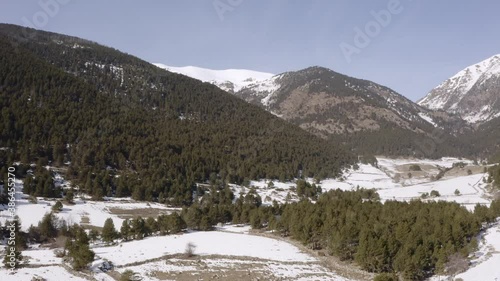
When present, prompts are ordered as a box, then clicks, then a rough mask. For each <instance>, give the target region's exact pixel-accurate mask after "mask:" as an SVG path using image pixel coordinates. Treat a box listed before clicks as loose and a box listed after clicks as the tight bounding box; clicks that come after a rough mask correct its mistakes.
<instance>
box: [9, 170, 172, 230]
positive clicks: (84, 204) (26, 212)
mask: <svg viewBox="0 0 500 281" xmlns="http://www.w3.org/2000/svg"><path fill="white" fill-rule="evenodd" d="M16 190H17V192H16V198H17V199H16V214H17V215H18V216H19V218H20V220H21V228H22V230H23V231H26V230H28V228H29V227H30V226H31V225H35V226H36V225H37V224H38V222H40V221H41V220H42V218H43V216H44V215H45V214H47V213H49V212H50V211H51V210H52V209H51V208H52V206H53V205H54V204H55V203H56V201H55V200H44V199H43V198H42V197H39V198H38V199H37V200H38V202H37V203H36V204H33V203H30V202H29V201H28V199H27V196H26V195H24V194H22V182H21V181H20V180H18V181H17V182H16ZM120 210H130V213H133V212H134V210H148V211H150V212H151V211H153V210H154V211H155V213H159V214H170V213H171V212H172V211H174V210H176V209H173V208H168V207H166V206H165V205H163V204H157V203H145V202H135V201H133V200H130V198H128V199H127V198H125V199H120V200H108V201H102V202H96V201H87V200H83V199H81V198H77V199H75V204H74V205H67V204H65V205H64V208H63V210H62V211H61V212H59V213H57V214H56V216H57V217H58V218H59V219H61V220H65V221H66V222H67V223H69V224H73V223H77V224H84V225H90V226H96V227H102V226H103V225H104V221H105V220H106V219H107V218H111V219H113V222H114V224H115V226H116V227H120V225H121V224H122V222H123V220H124V219H123V218H122V217H123V216H124V215H122V214H116V213H117V212H119V211H120ZM120 213H126V212H120ZM8 219H10V214H9V213H8V211H7V207H6V206H3V207H2V206H0V222H1V223H4V222H5V221H6V220H8Z"/></svg>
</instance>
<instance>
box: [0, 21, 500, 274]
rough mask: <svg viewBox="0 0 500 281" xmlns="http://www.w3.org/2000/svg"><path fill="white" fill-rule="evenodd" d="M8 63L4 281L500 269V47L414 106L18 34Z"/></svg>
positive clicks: (306, 78)
mask: <svg viewBox="0 0 500 281" xmlns="http://www.w3.org/2000/svg"><path fill="white" fill-rule="evenodd" d="M0 55H1V56H0V113H1V117H2V119H1V120H0V121H1V122H0V173H2V176H1V177H0V225H1V227H0V234H1V235H0V236H1V238H3V239H1V240H2V243H1V244H0V253H1V254H2V256H3V257H4V259H3V261H4V262H3V267H1V268H0V279H1V280H29V281H35V280H39V281H42V280H106V281H107V280H109V281H111V280H120V281H122V280H123V281H131V280H134V281H135V280H155V281H156V280H181V281H189V280H228V281H229V280H243V281H254V280H280V281H281V280H325V281H327V280H339V281H348V280H353V281H354V280H363V281H364V280H377V281H395V280H397V279H400V280H418V281H422V280H432V281H436V280H442V279H449V280H453V279H454V278H461V279H462V280H465V281H475V280H481V281H482V280H496V278H500V276H498V275H499V273H498V270H497V269H496V268H495V264H496V263H497V261H498V258H499V255H498V251H499V250H500V249H499V245H498V241H497V240H498V231H500V230H499V223H500V222H499V218H500V191H499V187H498V185H499V183H500V165H499V162H500V142H499V137H500V135H499V132H500V131H499V130H498V128H499V124H500V116H498V108H497V107H498V99H497V93H498V89H499V88H498V81H500V80H499V77H500V75H498V69H499V68H498V64H499V63H500V61H499V60H498V56H493V57H491V58H489V59H487V60H484V61H482V62H480V63H479V64H475V65H472V66H470V67H467V68H466V69H464V70H463V71H461V72H459V73H458V74H457V75H455V76H453V77H452V78H450V79H448V80H446V81H445V82H443V83H442V84H441V85H439V86H438V87H436V88H435V89H434V90H432V91H431V92H430V93H429V94H428V95H427V96H426V97H424V98H423V99H422V100H420V101H419V102H413V101H412V100H410V99H409V98H407V97H406V96H404V95H402V94H400V93H398V92H396V91H394V90H393V89H391V88H389V87H386V86H383V85H381V84H378V83H376V82H373V81H369V80H365V79H359V78H355V77H351V76H348V75H345V74H342V73H339V72H336V71H334V70H332V69H329V68H326V67H322V66H311V67H306V68H303V69H299V70H293V71H285V72H281V73H279V74H273V73H268V72H260V71H253V70H245V69H226V70H211V69H207V68H201V67H196V66H186V67H172V66H168V65H165V64H159V63H155V64H151V63H149V62H147V61H145V60H143V59H141V58H138V57H135V56H132V55H129V54H127V53H124V52H121V51H119V50H116V49H113V48H111V47H107V46H105V45H100V44H98V43H95V42H93V41H89V40H85V39H81V38H77V37H72V36H67V35H62V34H57V33H52V32H47V31H41V30H35V29H30V28H26V27H22V26H16V25H11V24H0ZM14 203H15V208H11V207H12V204H14ZM9 204H10V205H9ZM13 211H14V212H13ZM13 213H14V214H15V215H17V217H13V216H12V214H13ZM11 244H13V245H14V246H12V245H11ZM10 246H12V247H10ZM478 276H480V277H478Z"/></svg>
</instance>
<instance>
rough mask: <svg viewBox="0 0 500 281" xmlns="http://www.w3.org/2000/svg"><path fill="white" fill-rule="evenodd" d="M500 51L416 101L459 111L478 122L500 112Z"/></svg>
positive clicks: (471, 121) (437, 107) (493, 116)
mask: <svg viewBox="0 0 500 281" xmlns="http://www.w3.org/2000/svg"><path fill="white" fill-rule="evenodd" d="M499 80H500V55H495V56H492V57H490V58H488V59H486V60H484V61H481V62H480V63H477V64H474V65H471V66H469V67H467V68H465V69H463V70H462V71H460V72H458V73H457V74H455V75H454V76H453V77H451V78H449V79H448V80H446V81H444V82H443V83H441V84H440V85H439V86H437V87H436V88H434V89H433V90H432V91H431V92H430V93H429V94H427V96H425V97H424V98H423V99H422V100H420V101H419V102H418V104H419V105H421V106H423V107H426V108H429V109H433V110H436V109H443V110H445V111H448V112H450V113H458V114H460V115H461V116H462V118H464V119H465V120H466V121H468V122H470V123H477V122H482V121H488V120H491V119H493V118H495V117H499V116H500V107H499V105H500V102H499V101H498V96H499V95H498V93H499V90H500V87H499Z"/></svg>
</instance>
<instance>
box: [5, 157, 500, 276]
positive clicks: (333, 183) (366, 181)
mask: <svg viewBox="0 0 500 281" xmlns="http://www.w3.org/2000/svg"><path fill="white" fill-rule="evenodd" d="M417 166H418V167H420V169H419V168H416V167H417ZM489 166H491V165H481V164H478V163H474V161H471V160H466V159H457V158H442V159H437V160H430V159H405V158H396V159H391V158H386V157H378V158H377V163H376V165H374V166H373V165H370V164H360V165H359V167H357V168H356V169H354V168H351V169H348V170H346V171H344V173H343V175H342V176H341V177H339V178H337V179H324V180H321V181H320V182H319V183H318V182H317V181H316V183H317V184H318V185H319V186H321V190H322V192H328V191H330V190H335V189H340V190H346V191H350V190H356V189H359V188H369V189H374V190H376V191H377V192H378V194H379V195H380V201H381V202H385V201H389V200H391V201H392V200H396V201H410V200H422V201H424V202H426V201H439V200H444V201H448V202H457V203H459V204H460V205H461V206H463V207H465V208H467V209H468V210H469V211H474V207H475V206H476V205H477V204H480V205H485V206H489V204H490V203H491V201H492V200H493V197H494V196H498V192H497V191H495V190H494V189H492V186H491V185H490V184H486V183H485V181H483V179H485V178H487V177H488V174H487V173H484V170H485V168H488V167H489ZM50 168H51V167H46V169H50ZM415 170H418V171H415ZM57 171H58V172H55V176H54V178H55V179H56V181H57V184H58V185H61V186H65V187H66V188H70V187H71V185H72V184H71V182H68V181H66V180H65V179H64V177H63V176H61V174H59V172H61V170H60V169H57ZM443 171H445V172H444V173H443ZM408 173H412V175H411V176H410V175H409V174H408ZM438 175H440V178H439V179H436V176H438ZM308 181H309V182H311V183H314V182H315V181H314V179H309V180H308ZM270 183H272V184H270ZM22 186H23V184H22V181H18V182H16V187H17V193H16V197H17V200H16V204H17V209H16V214H17V215H18V216H19V219H20V222H21V229H22V230H24V231H28V229H29V227H30V225H37V224H38V223H39V222H40V221H42V219H43V217H44V215H45V214H47V213H50V212H51V210H52V206H53V205H54V204H55V202H56V201H55V200H49V199H46V198H43V197H39V198H37V202H36V203H34V202H32V200H30V199H29V197H28V196H27V195H25V194H23V192H22ZM230 187H231V190H232V191H233V192H234V194H235V197H236V198H238V197H239V196H240V195H241V194H243V195H244V194H245V193H246V192H248V191H249V190H250V189H253V190H255V191H256V193H257V194H258V195H259V196H260V197H261V198H262V204H263V205H272V204H275V203H273V202H277V203H278V204H286V203H291V202H297V201H298V200H299V196H298V195H297V189H296V183H295V182H279V181H276V180H274V181H273V180H261V181H251V182H250V183H249V187H244V186H239V185H230ZM433 190H435V191H437V192H439V194H440V195H439V196H436V197H432V196H428V197H425V198H424V197H422V195H423V194H430V193H431V192H432V191H433ZM457 190H458V192H457ZM104 200H105V201H93V200H91V198H90V197H88V196H86V195H85V194H83V193H82V194H78V195H77V196H76V197H75V199H74V203H73V204H66V203H65V204H64V207H63V208H62V210H61V211H59V212H57V213H56V214H55V215H56V217H57V218H58V219H59V220H60V221H65V222H66V224H68V225H71V224H72V223H77V224H80V225H82V226H83V227H84V228H86V229H88V230H91V229H99V230H102V226H103V225H104V223H105V220H106V219H108V218H111V219H112V220H113V222H114V225H115V226H120V225H122V224H123V221H124V219H131V218H134V217H137V216H142V217H143V218H147V217H154V218H157V217H158V216H159V215H167V214H171V213H174V212H175V213H181V209H180V208H172V207H167V206H165V205H163V204H158V203H146V202H137V201H135V200H133V199H131V198H122V199H119V198H116V199H115V198H105V199H104ZM30 201H31V202H30ZM8 217H9V213H8V212H7V210H4V211H1V212H0V222H1V223H2V224H3V223H5V222H6V221H7V220H8ZM497 228H498V224H495V225H493V226H491V227H490V228H488V229H487V230H486V234H483V236H482V237H483V238H482V239H481V240H480V247H479V251H478V254H475V255H479V256H475V258H473V266H472V267H471V269H470V273H469V271H466V272H465V273H462V274H461V275H460V276H464V277H465V278H464V279H463V280H476V279H473V278H472V279H471V278H467V276H476V275H474V273H473V272H474V271H477V270H481V271H487V270H490V271H491V270H494V269H493V268H492V266H493V267H494V264H495V262H494V261H493V260H494V259H496V258H497V255H498V254H497V253H496V252H495V251H494V250H492V247H497V249H498V246H495V245H496V244H490V243H495V242H494V241H496V238H495V235H496V234H495V233H496V232H497V231H498V230H497ZM189 243H192V244H193V245H194V246H195V248H194V255H193V256H192V257H187V256H186V254H185V251H186V246H187V245H188V244H189ZM491 245H493V246H491ZM60 247H61V245H60V244H59V245H57V244H42V245H40V244H34V245H30V247H29V249H27V250H24V251H23V252H22V253H23V256H24V261H23V264H24V268H22V269H20V270H19V272H18V273H16V274H15V275H9V274H8V273H7V272H6V271H5V270H0V276H2V275H4V277H2V279H3V278H9V279H8V280H32V279H31V277H32V276H37V277H38V278H44V279H43V280H61V278H62V279H65V280H69V279H71V280H89V279H90V280H115V278H118V276H120V275H123V274H124V273H125V271H126V270H132V271H133V272H134V273H135V274H136V275H137V276H141V278H142V279H141V280H193V279H192V278H195V277H196V278H198V279H203V280H205V279H206V280H234V278H238V279H240V280H258V279H260V280H262V279H264V280H342V281H344V280H371V278H373V275H370V274H368V273H364V272H363V271H361V270H360V269H358V268H357V266H355V265H354V264H351V263H346V262H342V261H339V260H336V259H335V258H332V257H328V258H327V257H326V256H325V255H324V254H323V255H320V254H319V253H320V252H317V251H311V249H309V248H308V247H304V245H301V244H300V243H296V242H294V241H293V240H289V239H285V240H284V239H283V238H282V237H280V236H277V235H276V234H273V232H272V231H262V230H259V229H252V227H251V226H250V225H245V224H218V225H217V226H216V227H215V229H214V230H213V231H209V232H203V231H188V230H186V231H184V233H182V234H177V235H168V236H156V235H152V236H151V237H147V238H144V239H143V240H136V241H120V240H117V241H115V242H114V243H112V244H110V245H107V243H104V242H103V241H101V240H95V241H94V242H92V243H91V248H92V250H93V251H94V252H95V253H96V257H95V260H94V262H93V263H92V266H91V267H90V270H89V271H84V272H82V273H76V272H74V271H73V270H72V269H71V267H69V265H67V263H66V262H65V261H64V260H63V259H62V258H60V257H57V254H56V253H57V252H58V251H62V250H63V248H60ZM108 262H111V263H112V264H113V265H114V267H113V269H112V270H110V271H108V270H104V271H103V270H101V269H99V267H101V268H102V265H103V263H108ZM441 278H444V277H441ZM432 280H434V279H432ZM436 280H437V279H436ZM482 280H485V279H482ZM491 280H493V279H491Z"/></svg>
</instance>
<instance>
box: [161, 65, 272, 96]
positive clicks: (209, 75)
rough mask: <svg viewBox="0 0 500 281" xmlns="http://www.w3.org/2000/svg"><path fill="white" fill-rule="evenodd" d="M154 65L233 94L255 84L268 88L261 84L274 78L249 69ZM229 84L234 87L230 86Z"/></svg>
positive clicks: (270, 74) (269, 74)
mask: <svg viewBox="0 0 500 281" xmlns="http://www.w3.org/2000/svg"><path fill="white" fill-rule="evenodd" d="M154 65H156V66H157V67H159V68H163V69H166V70H168V71H170V72H174V73H179V74H183V75H186V76H189V77H192V78H195V79H198V80H201V81H203V82H209V83H212V84H214V85H216V86H218V87H220V88H222V89H223V90H226V91H233V92H238V91H240V90H241V89H243V88H245V87H248V86H250V85H254V84H255V85H257V86H261V87H263V88H265V87H267V84H266V83H260V82H264V81H265V80H268V79H270V78H272V77H273V76H274V74H272V73H267V72H260V71H254V70H247V69H225V70H213V69H207V68H201V67H196V66H182V67H176V66H168V65H164V64H161V63H154ZM228 83H230V84H232V85H231V86H228V85H227V84H228Z"/></svg>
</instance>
